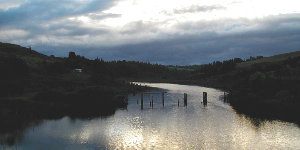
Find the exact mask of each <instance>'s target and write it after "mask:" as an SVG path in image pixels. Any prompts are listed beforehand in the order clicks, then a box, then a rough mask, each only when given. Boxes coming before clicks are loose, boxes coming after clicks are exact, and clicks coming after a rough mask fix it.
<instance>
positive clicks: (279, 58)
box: [237, 51, 300, 68]
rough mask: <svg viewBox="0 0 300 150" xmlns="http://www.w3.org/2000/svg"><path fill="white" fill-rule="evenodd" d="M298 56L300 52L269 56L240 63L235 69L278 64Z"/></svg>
mask: <svg viewBox="0 0 300 150" xmlns="http://www.w3.org/2000/svg"><path fill="white" fill-rule="evenodd" d="M299 56H300V51H296V52H291V53H285V54H279V55H274V56H270V57H264V58H262V59H258V60H253V61H247V62H242V63H239V64H237V68H246V67H250V66H252V65H254V64H260V63H273V62H279V61H284V60H287V59H289V58H295V57H299Z"/></svg>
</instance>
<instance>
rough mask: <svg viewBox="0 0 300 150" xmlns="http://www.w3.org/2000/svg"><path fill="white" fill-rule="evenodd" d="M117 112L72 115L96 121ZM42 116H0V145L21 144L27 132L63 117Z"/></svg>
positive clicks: (72, 116) (78, 112) (90, 112)
mask: <svg viewBox="0 0 300 150" xmlns="http://www.w3.org/2000/svg"><path fill="white" fill-rule="evenodd" d="M115 111H116V110H112V111H108V112H107V111H105V112H101V110H90V111H89V112H80V111H77V112H74V113H70V114H68V115H67V116H69V117H70V118H71V119H74V120H75V119H80V120H86V119H94V118H99V117H101V118H105V117H109V116H111V115H113V114H114V113H115ZM39 115H40V116H33V115H32V114H27V115H26V114H19V115H7V116H5V117H4V116H3V117H1V116H0V120H1V123H0V145H7V146H14V145H16V144H18V143H20V142H21V141H22V140H23V139H24V137H25V133H26V130H28V129H30V128H32V130H34V126H37V125H39V124H41V123H43V121H44V120H56V119H60V118H62V117H63V116H62V115H57V116H47V114H39Z"/></svg>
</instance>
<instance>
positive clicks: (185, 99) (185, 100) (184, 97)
mask: <svg viewBox="0 0 300 150" xmlns="http://www.w3.org/2000/svg"><path fill="white" fill-rule="evenodd" d="M183 101H184V106H187V94H186V93H184V96H183Z"/></svg>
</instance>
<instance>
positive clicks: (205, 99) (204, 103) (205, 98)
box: [203, 92, 207, 106]
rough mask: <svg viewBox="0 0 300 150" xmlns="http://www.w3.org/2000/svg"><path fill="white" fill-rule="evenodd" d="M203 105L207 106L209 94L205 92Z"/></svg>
mask: <svg viewBox="0 0 300 150" xmlns="http://www.w3.org/2000/svg"><path fill="white" fill-rule="evenodd" d="M203 105H205V106H206V105H207V92H203Z"/></svg>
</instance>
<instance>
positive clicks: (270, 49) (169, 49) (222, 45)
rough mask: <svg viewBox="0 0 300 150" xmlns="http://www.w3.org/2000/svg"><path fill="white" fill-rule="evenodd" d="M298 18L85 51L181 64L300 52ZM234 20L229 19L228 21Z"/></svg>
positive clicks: (285, 17)
mask: <svg viewBox="0 0 300 150" xmlns="http://www.w3.org/2000/svg"><path fill="white" fill-rule="evenodd" d="M298 16H299V15H297V14H294V15H282V16H271V17H269V18H267V19H263V20H260V21H258V20H256V21H255V22H256V24H255V25H254V26H255V28H253V27H252V26H251V27H249V28H246V29H245V30H239V32H233V33H231V32H230V33H218V32H215V31H207V32H201V33H197V34H189V35H173V37H174V38H170V39H169V40H166V39H165V40H156V41H152V42H148V43H142V44H135V45H133V44H132V45H130V44H127V45H123V46H118V47H111V48H107V47H102V48H101V47H99V48H90V50H87V51H84V55H86V56H88V57H90V58H94V57H96V56H97V57H102V58H104V59H106V60H113V59H119V60H122V59H126V60H143V61H148V62H152V63H162V64H178V65H183V64H185V65H186V64H199V63H209V62H212V61H215V60H225V59H230V58H235V57H240V58H244V59H245V58H248V57H249V56H258V55H262V56H270V55H274V54H279V53H285V52H291V51H295V50H300V43H299V41H300V28H299V26H300V17H298ZM232 21H233V20H228V22H232ZM248 21H249V22H251V20H248ZM258 22H259V23H258ZM198 23H199V24H201V22H198ZM214 23H215V24H217V23H216V22H214ZM223 23H224V22H223ZM212 24H213V23H212ZM220 24H222V23H220ZM181 27H182V26H181ZM183 27H186V28H189V30H192V29H191V28H192V27H187V25H184V26H183ZM83 49H84V48H83Z"/></svg>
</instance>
